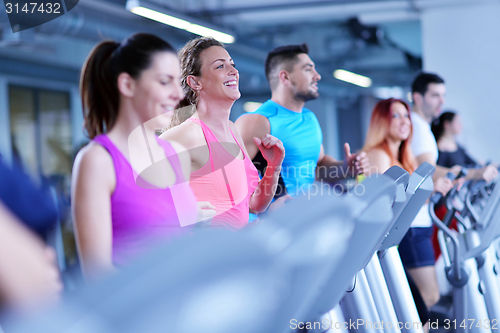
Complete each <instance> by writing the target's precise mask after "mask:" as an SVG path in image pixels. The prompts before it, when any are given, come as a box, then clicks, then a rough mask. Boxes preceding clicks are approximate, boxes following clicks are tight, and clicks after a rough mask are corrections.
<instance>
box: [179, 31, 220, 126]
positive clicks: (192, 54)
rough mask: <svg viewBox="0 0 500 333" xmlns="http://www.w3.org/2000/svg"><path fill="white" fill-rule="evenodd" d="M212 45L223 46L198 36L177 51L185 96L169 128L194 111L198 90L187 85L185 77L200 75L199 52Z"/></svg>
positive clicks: (182, 120) (180, 122)
mask: <svg viewBox="0 0 500 333" xmlns="http://www.w3.org/2000/svg"><path fill="white" fill-rule="evenodd" d="M212 46H220V47H222V48H224V44H222V43H221V42H219V41H218V40H216V39H214V38H212V37H198V38H195V39H192V40H190V41H189V42H187V43H186V45H184V47H183V48H182V49H181V50H180V51H179V60H180V62H181V86H182V89H183V90H184V94H185V97H184V99H183V100H182V101H180V103H179V105H178V106H177V109H176V110H175V111H174V115H173V117H172V121H171V123H170V128H172V127H175V126H177V125H180V124H182V123H183V122H184V121H185V120H186V119H188V118H189V117H191V116H192V115H193V113H195V112H196V105H197V104H198V92H197V91H196V90H194V89H192V88H191V87H190V86H189V84H188V82H187V78H188V76H190V75H193V76H201V75H202V73H201V59H200V54H201V52H203V51H205V50H206V49H208V48H209V47H212ZM188 106H189V107H188Z"/></svg>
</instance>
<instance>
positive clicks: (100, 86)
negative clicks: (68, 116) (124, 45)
mask: <svg viewBox="0 0 500 333" xmlns="http://www.w3.org/2000/svg"><path fill="white" fill-rule="evenodd" d="M119 46H120V44H118V43H116V42H113V41H104V42H101V43H99V44H98V45H97V46H95V47H94V49H93V50H92V51H91V52H90V54H89V56H88V57H87V59H86V60H85V64H84V65H83V68H82V73H81V79H80V93H81V98H82V109H83V119H84V126H85V129H86V130H87V133H88V135H89V137H90V139H93V138H94V137H96V136H97V135H99V134H103V133H104V131H105V129H108V130H109V129H110V128H112V127H113V125H114V124H115V122H116V118H117V116H118V107H119V92H118V87H117V82H116V79H117V77H115V76H116V75H114V73H113V71H112V69H111V64H110V63H111V60H112V59H111V58H112V56H113V52H114V51H115V50H116V49H117V48H118V47H119Z"/></svg>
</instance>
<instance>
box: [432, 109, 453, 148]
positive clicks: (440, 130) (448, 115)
mask: <svg viewBox="0 0 500 333" xmlns="http://www.w3.org/2000/svg"><path fill="white" fill-rule="evenodd" d="M455 116H456V113H455V112H453V111H445V112H443V113H441V115H440V116H439V118H436V119H434V120H433V121H432V124H431V130H432V133H433V134H434V137H435V138H436V142H439V140H441V137H442V136H443V134H444V124H445V123H446V122H449V123H451V122H452V121H453V119H454V118H455Z"/></svg>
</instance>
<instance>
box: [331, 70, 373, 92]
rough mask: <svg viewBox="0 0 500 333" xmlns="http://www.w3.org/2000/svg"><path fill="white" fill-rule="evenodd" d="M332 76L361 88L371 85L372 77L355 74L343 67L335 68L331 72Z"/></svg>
mask: <svg viewBox="0 0 500 333" xmlns="http://www.w3.org/2000/svg"><path fill="white" fill-rule="evenodd" d="M333 76H334V77H335V78H336V79H338V80H341V81H345V82H349V83H352V84H355V85H357V86H360V87H363V88H368V87H370V86H371V85H372V79H370V78H369V77H366V76H363V75H359V74H355V73H352V72H349V71H346V70H344V69H337V70H336V71H335V72H333Z"/></svg>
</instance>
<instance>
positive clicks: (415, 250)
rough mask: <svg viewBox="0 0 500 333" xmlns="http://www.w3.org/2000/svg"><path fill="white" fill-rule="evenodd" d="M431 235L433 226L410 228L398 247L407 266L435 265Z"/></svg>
mask: <svg viewBox="0 0 500 333" xmlns="http://www.w3.org/2000/svg"><path fill="white" fill-rule="evenodd" d="M431 236H432V227H429V228H410V230H408V232H407V233H406V235H405V236H404V238H403V240H402V241H401V243H400V244H399V247H398V250H399V255H400V256H401V261H402V262H403V265H404V267H405V268H407V269H408V268H416V267H424V266H434V263H435V261H434V248H433V247H432V242H431Z"/></svg>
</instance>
